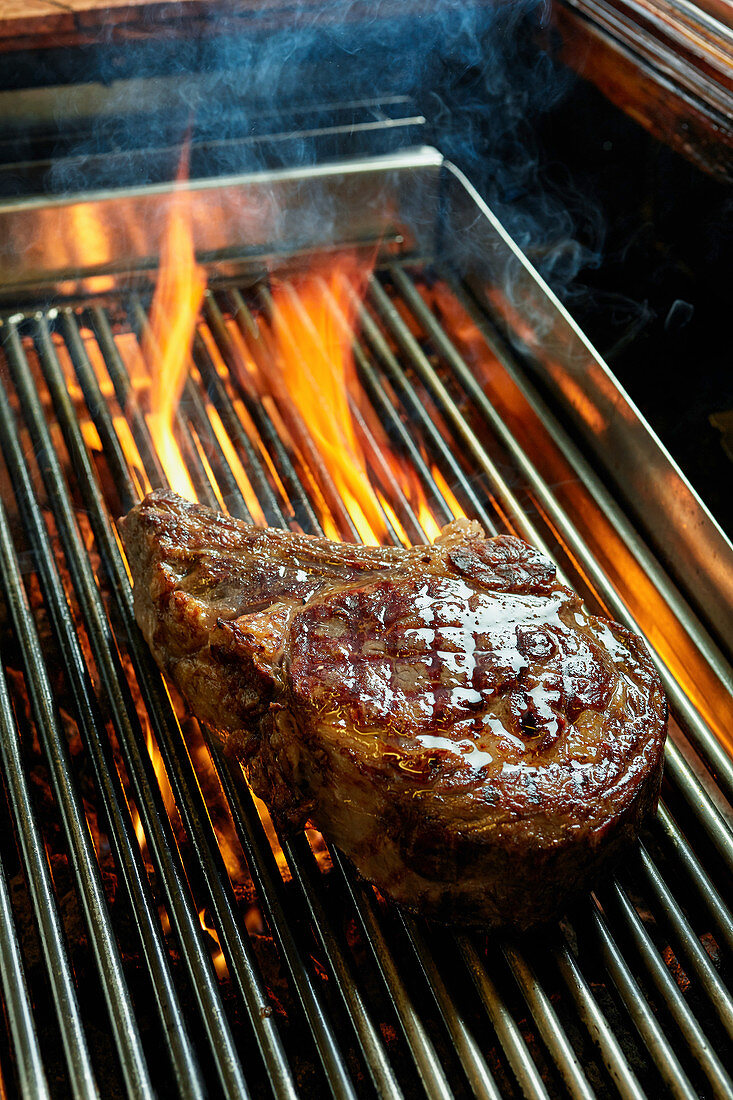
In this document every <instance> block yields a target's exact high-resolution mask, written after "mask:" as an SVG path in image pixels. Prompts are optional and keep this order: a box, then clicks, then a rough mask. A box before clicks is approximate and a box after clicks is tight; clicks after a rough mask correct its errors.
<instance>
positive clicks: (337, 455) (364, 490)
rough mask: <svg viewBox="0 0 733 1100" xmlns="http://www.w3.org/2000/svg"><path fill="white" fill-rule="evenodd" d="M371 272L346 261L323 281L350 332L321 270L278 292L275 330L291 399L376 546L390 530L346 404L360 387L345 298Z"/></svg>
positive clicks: (274, 298) (274, 306) (363, 533)
mask: <svg viewBox="0 0 733 1100" xmlns="http://www.w3.org/2000/svg"><path fill="white" fill-rule="evenodd" d="M370 271H371V266H370V265H360V264H359V263H358V262H357V260H356V257H354V256H352V255H346V256H345V257H343V258H342V259H341V260H340V261H339V262H338V263H336V264H334V265H333V266H332V269H331V270H330V271H329V273H328V274H327V275H326V276H325V281H326V283H327V286H328V290H329V292H330V294H331V295H332V296H333V297H334V299H335V300H336V301H337V302H338V304H339V307H340V309H341V310H342V312H343V313H344V314H345V315H346V316H347V318H348V331H347V333H345V332H344V330H343V328H342V327H341V326H340V325H339V324H338V323H337V321H336V319H335V317H334V314H333V311H332V310H331V309H330V308H329V304H328V298H327V296H326V294H325V293H324V292H323V289H322V286H321V278H322V275H321V273H320V272H319V271H318V270H317V269H316V270H313V271H309V272H307V273H306V274H304V275H301V276H299V277H297V278H295V279H293V280H292V281H289V282H287V283H284V284H282V285H279V286H277V287H276V288H275V290H274V292H273V295H272V306H271V331H272V336H273V337H274V351H275V359H276V365H277V369H279V371H280V374H281V378H282V381H283V383H284V386H285V389H286V391H287V395H288V398H289V399H290V401H291V402H292V403H293V404H294V405H295V407H296V408H297V410H298V411H299V412H300V414H301V416H302V418H303V420H304V421H305V423H306V424H307V427H308V431H309V433H310V435H311V438H312V439H313V442H314V443H315V445H316V447H317V448H318V451H319V452H320V454H321V456H322V458H323V460H324V462H325V463H326V467H327V470H328V473H329V475H330V477H331V478H332V479H333V482H334V484H335V487H336V489H337V491H338V493H339V495H340V497H341V498H342V500H343V502H344V503H345V505H346V508H347V510H348V512H349V515H350V516H351V518H352V520H353V522H354V525H355V527H356V529H357V530H358V532H359V536H360V537H361V539H362V540H363V541H364V542H368V543H377V542H379V540H380V538H382V537H384V535H385V534H386V524H385V519H384V514H383V511H382V508H381V505H380V502H379V498H378V496H377V494H376V492H375V490H374V488H373V486H372V484H371V481H370V479H369V474H368V472H367V465H366V459H365V456H364V450H363V448H362V445H361V443H360V441H359V439H357V435H356V431H355V427H354V418H353V414H352V408H351V404H350V400H349V395H350V393H352V392H353V391H354V388H355V384H356V383H355V370H354V359H353V352H352V346H351V339H350V333H351V332H352V331H353V324H354V320H355V310H354V307H353V305H352V298H351V296H348V295H347V293H346V286H349V287H350V288H351V289H352V290H354V291H355V293H356V294H357V295H358V297H359V298H360V297H361V296H362V294H363V291H364V287H365V284H366V280H367V279H368V277H369V274H370Z"/></svg>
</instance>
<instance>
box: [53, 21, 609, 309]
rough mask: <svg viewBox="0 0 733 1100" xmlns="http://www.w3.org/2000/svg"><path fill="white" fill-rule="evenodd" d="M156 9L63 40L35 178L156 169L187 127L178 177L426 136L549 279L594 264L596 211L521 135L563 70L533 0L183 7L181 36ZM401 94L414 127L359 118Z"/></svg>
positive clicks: (130, 177)
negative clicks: (50, 138) (53, 105)
mask: <svg viewBox="0 0 733 1100" xmlns="http://www.w3.org/2000/svg"><path fill="white" fill-rule="evenodd" d="M165 7H166V20H167V21H166V24H165V27H166V28H167V32H164V33H162V34H161V28H160V27H159V28H156V36H155V39H154V40H150V41H146V40H144V36H143V40H141V41H135V39H130V38H122V37H120V39H119V41H118V30H117V29H116V28H114V27H112V26H110V27H109V29H108V32H107V40H106V41H100V42H98V43H97V44H96V45H95V46H94V48H90V49H88V50H86V51H80V53H79V55H78V60H79V63H78V66H77V76H76V79H77V80H79V79H82V78H83V79H84V80H85V81H86V82H87V85H88V88H89V95H88V97H87V98H86V100H85V101H83V102H81V101H80V100H79V97H78V96H77V97H76V99H74V100H73V102H72V101H70V100H68V99H66V100H65V99H64V97H59V101H58V102H59V106H58V115H57V124H58V132H59V140H58V142H57V150H56V154H57V159H56V160H55V161H54V163H53V164H52V166H51V167H50V170H49V172H48V173H47V176H46V178H45V181H44V186H45V188H46V190H48V191H52V192H70V191H76V190H80V189H87V188H91V187H94V188H96V187H109V186H120V185H128V186H129V185H137V184H147V183H154V182H159V181H160V180H165V179H172V178H173V177H174V175H175V170H176V165H177V162H178V158H179V153H180V145H181V141H182V139H183V135H184V134H185V132H186V131H187V129H188V128H189V127H190V128H191V132H192V140H193V145H192V153H191V175H192V177H193V178H203V177H207V176H216V175H221V174H230V173H237V172H246V171H253V170H258V169H261V168H265V167H279V166H282V165H288V166H295V167H300V166H307V165H310V164H313V163H316V162H318V161H322V160H323V159H328V158H329V157H331V158H333V157H338V156H343V155H350V154H352V153H357V152H367V153H369V152H377V151H390V150H391V149H392V148H394V146H395V145H399V144H403V145H404V144H405V143H418V142H419V143H421V144H428V143H429V144H435V145H436V146H437V147H438V148H439V149H440V151H441V152H442V153H443V154H444V155H445V156H447V157H448V158H449V159H451V160H453V161H454V162H455V163H456V164H457V165H458V166H459V167H460V168H461V169H462V170H463V171H464V172H465V173H466V175H467V176H468V177H469V179H471V181H472V182H473V183H474V184H475V185H476V187H477V189H478V190H479V192H480V193H481V194H482V195H483V196H484V197H485V198H486V199H487V200H488V202H489V203H490V205H491V206H492V207H493V208H494V210H495V212H496V213H497V215H498V216H499V218H500V219H501V220H502V221H503V222H504V224H505V225H506V227H507V229H508V230H509V232H510V233H511V234H512V236H514V238H515V240H517V242H518V244H519V245H520V247H522V248H523V249H524V250H525V251H526V252H527V253H528V254H529V255H530V258H531V259H532V260H533V262H534V263H535V264H536V265H537V266H538V268H539V269H540V271H541V273H542V274H543V275H544V276H545V277H546V278H548V280H549V281H550V283H551V284H552V285H553V286H554V287H555V288H556V289H560V290H564V289H567V288H568V287H569V286H570V285H571V284H572V282H573V280H574V279H575V278H576V276H577V274H578V272H579V271H580V270H581V269H582V268H584V267H587V266H588V265H589V264H594V263H596V262H597V261H598V256H599V254H600V250H601V247H602V226H601V223H600V219H599V218H598V217H597V215H596V214H595V212H594V211H593V210H592V208H589V204H588V202H587V200H585V199H584V198H583V197H582V196H579V195H577V194H575V193H573V191H572V188H571V187H570V185H569V181H567V180H565V181H562V182H563V186H562V187H558V186H557V183H556V182H555V183H553V182H552V181H551V179H550V178H549V177H548V173H547V166H546V165H545V164H544V163H543V160H542V155H541V150H540V148H539V146H538V138H537V132H538V127H537V122H538V119H540V118H542V117H543V116H545V115H547V113H548V112H550V111H552V110H553V108H555V107H556V106H557V104H558V103H559V102H560V101H561V100H562V98H563V97H564V96H565V95H566V94H567V93H568V91H569V89H570V86H571V80H572V78H571V76H570V75H569V73H568V71H567V70H565V69H563V68H562V67H561V66H559V65H557V64H556V63H555V62H554V61H553V59H552V57H551V54H550V52H548V51H547V49H546V48H545V45H546V43H540V34H539V32H540V31H541V29H542V28H543V26H544V23H545V21H546V16H547V11H546V7H545V0H511V2H503V3H500V2H497V3H493V4H492V3H486V2H485V0H484V2H481V3H478V2H471V0H432V3H431V4H429V5H428V4H424V3H421V4H419V5H418V4H413V3H409V2H408V0H401V2H400V3H395V2H394V0H366V2H365V0H340V2H337V3H336V2H333V0H296V3H295V4H293V5H292V6H287V7H286V5H285V4H279V3H270V4H267V5H263V6H262V8H261V9H260V10H257V9H255V8H254V7H253V8H252V9H251V10H250V11H248V12H247V13H241V14H239V15H236V14H235V13H234V12H233V14H232V15H230V16H222V15H221V10H220V13H219V14H218V15H214V14H212V15H210V16H208V17H206V16H201V15H199V16H198V23H197V24H196V27H195V29H196V32H197V33H195V34H189V33H184V32H186V27H187V25H186V23H185V20H186V18H187V16H186V9H187V7H188V6H187V5H183V4H181V5H178V6H176V5H170V4H168V5H166V6H165ZM176 7H177V8H178V12H177V14H178V18H179V20H180V26H176V23H175V20H173V21H172V16H173V15H174V14H175V9H176ZM197 7H198V6H197ZM201 10H202V9H201V8H200V7H199V12H201ZM204 10H205V9H204ZM192 28H193V24H192ZM166 33H167V37H166ZM66 65H67V67H68V66H69V60H68V55H67V60H66ZM80 102H81V106H80ZM70 103H71V106H70V105H69V104H70ZM408 103H410V104H414V107H415V110H414V112H412V113H417V114H422V115H423V116H424V117H425V119H426V120H427V123H426V125H424V126H420V127H418V126H417V125H412V126H407V125H403V126H393V127H392V128H383V129H382V130H381V131H380V129H379V127H378V126H374V127H372V128H370V126H369V125H364V120H367V122H368V120H369V119H371V118H373V119H375V120H377V121H378V119H379V117H380V114H381V117H383V118H384V117H388V116H389V115H390V113H392V114H394V116H395V117H396V118H397V119H399V113H400V111H402V112H403V113H406V114H408V115H409V114H410V113H411V112H410V111H409V110H405V105H406V104H408ZM334 104H339V105H340V106H339V108H338V110H336V111H335V110H334ZM334 120H335V121H336V122H337V123H338V127H339V130H338V133H334V130H333V127H334ZM385 146H386V149H385V148H384V147H385ZM579 227H581V228H582V229H583V240H584V242H585V243H584V244H583V245H581V244H580V243H579V236H578V232H577V230H578V228H579Z"/></svg>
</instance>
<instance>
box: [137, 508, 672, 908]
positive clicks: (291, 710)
mask: <svg viewBox="0 0 733 1100" xmlns="http://www.w3.org/2000/svg"><path fill="white" fill-rule="evenodd" d="M122 532H123V537H124V541H125V546H126V550H127V555H128V558H129V561H130V568H131V570H132V575H133V578H134V582H135V608H136V614H137V619H138V622H139V624H140V626H141V628H142V630H143V633H144V635H145V637H146V639H147V641H148V643H149V645H150V647H151V649H152V651H153V653H154V655H155V658H156V660H157V661H158V663H159V665H160V667H161V668H162V669H163V671H164V672H165V673H166V675H167V676H169V677H170V679H171V680H172V681H173V683H174V684H175V685H176V686H177V687H178V688H179V689H180V691H181V692H182V693H183V695H184V696H185V698H186V699H187V700H188V702H189V704H190V705H191V707H192V709H193V711H194V713H195V714H196V715H197V716H198V717H199V718H200V719H202V720H203V721H205V722H207V723H209V724H210V725H211V726H212V727H214V728H215V729H216V730H218V731H219V733H220V734H221V736H222V737H223V738H224V739H225V740H226V742H227V743H228V745H229V747H230V748H231V749H232V750H233V751H234V752H235V753H236V754H237V755H238V756H239V757H240V758H241V759H242V760H243V761H244V763H245V764H246V766H247V769H248V774H249V777H250V781H251V783H252V785H253V788H254V790H255V791H256V793H257V794H258V795H260V796H261V797H262V798H263V799H264V800H265V801H266V802H267V804H268V806H269V807H270V809H271V811H272V813H273V815H274V816H275V818H276V820H277V821H278V822H279V823H280V825H283V824H286V823H289V824H291V825H293V826H301V825H303V824H304V822H305V821H306V820H307V819H310V820H311V821H312V822H313V823H314V824H315V825H316V826H317V827H318V828H319V829H321V830H322V831H323V832H324V833H325V834H326V836H327V838H328V839H329V840H331V841H333V842H334V843H335V844H337V845H338V846H339V847H340V848H341V849H342V851H343V852H345V853H346V855H348V856H349V857H350V858H351V859H352V860H353V862H354V864H355V865H356V867H357V868H358V869H359V871H360V872H361V873H362V874H363V875H364V876H365V877H366V878H368V879H369V880H371V881H372V882H374V883H375V884H376V885H377V886H378V887H379V888H380V889H381V890H383V891H384V892H385V893H386V894H388V895H389V896H390V897H392V898H393V899H395V900H396V901H398V902H400V903H402V904H403V905H405V906H407V907H409V908H411V909H414V910H417V911H419V912H420V913H422V914H426V915H432V916H434V917H438V918H441V919H456V920H461V921H465V922H479V921H481V922H488V923H490V924H493V925H508V926H513V927H515V928H526V927H528V926H529V925H531V924H533V923H535V922H537V921H542V920H545V919H548V918H550V917H552V916H554V915H557V913H558V911H559V909H560V908H561V907H562V906H563V905H564V904H566V903H567V901H568V900H569V899H570V898H571V897H572V896H573V895H574V894H576V893H577V892H578V891H580V890H582V889H585V888H587V887H588V886H590V885H591V884H592V882H593V881H594V879H595V878H596V877H597V874H598V871H599V868H600V867H601V866H602V865H604V864H605V863H606V862H607V860H608V859H609V858H610V857H612V856H613V855H614V854H615V853H616V852H617V851H618V850H619V849H621V848H622V846H624V845H625V844H626V843H628V842H629V841H630V840H631V839H632V838H634V837H635V835H636V834H637V832H638V829H639V826H640V823H641V821H642V819H643V818H644V816H645V815H646V814H648V813H649V812H650V811H652V810H653V809H654V807H655V805H656V802H657V797H658V794H659V786H660V781H661V773H662V757H663V747H664V738H665V725H666V703H665V699H664V695H663V693H662V689H661V686H660V684H659V680H658V679H657V676H656V673H655V671H654V668H653V666H652V663H651V661H650V658H649V655H648V653H647V651H646V649H645V647H644V645H643V643H642V642H641V641H640V639H639V638H637V637H635V636H634V635H633V634H631V633H629V631H628V630H625V629H624V628H623V627H621V626H618V625H617V624H616V623H612V622H608V621H606V620H603V619H599V618H596V617H594V616H592V615H588V614H587V613H586V612H585V611H584V609H583V607H582V605H581V602H580V600H579V598H578V597H577V596H576V595H575V594H574V593H573V592H572V591H571V590H570V589H568V588H566V587H564V586H563V585H561V584H559V582H558V581H557V578H556V573H555V567H554V565H553V564H552V563H551V562H550V561H548V560H547V559H546V558H544V557H543V556H542V555H541V554H539V553H538V552H537V551H536V550H534V549H533V548H532V547H531V546H528V545H527V544H526V543H524V542H522V541H521V540H520V539H516V538H511V537H504V536H502V537H498V538H485V537H484V535H483V532H482V530H481V529H480V527H479V526H478V525H477V524H476V523H469V522H468V521H457V522H455V523H452V524H449V525H448V526H447V527H446V528H445V529H444V531H443V533H442V534H441V536H440V538H439V539H438V540H437V541H436V542H435V543H434V544H433V545H432V546H428V547H413V548H411V549H408V550H405V549H382V548H372V547H361V546H351V545H347V544H343V543H339V544H337V543H333V542H329V541H328V540H326V539H322V538H309V537H307V536H301V535H294V534H291V533H288V532H284V531H276V530H271V529H264V528H256V527H250V526H247V525H246V524H244V523H241V522H240V521H238V520H235V519H231V518H229V517H227V516H224V515H220V514H217V513H214V512H212V511H210V510H209V509H207V508H203V507H200V506H199V505H196V504H190V503H188V502H187V501H185V500H182V499H181V498H180V497H178V496H176V495H175V494H173V493H170V492H155V493H151V494H150V495H149V496H148V497H147V498H146V499H145V500H144V501H143V502H142V504H140V505H138V507H136V508H134V509H133V510H132V512H130V514H129V515H128V516H127V517H126V519H124V520H123V521H122Z"/></svg>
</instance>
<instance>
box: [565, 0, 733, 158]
mask: <svg viewBox="0 0 733 1100" xmlns="http://www.w3.org/2000/svg"><path fill="white" fill-rule="evenodd" d="M553 24H554V26H555V28H556V29H557V30H558V31H559V35H560V39H561V43H562V44H561V51H560V56H561V58H562V60H563V61H565V62H566V63H567V64H568V65H570V66H571V67H572V68H574V69H575V70H576V72H578V73H579V74H580V75H581V76H582V77H584V78H585V79H586V80H589V81H591V82H592V83H594V84H595V85H596V86H597V87H598V88H599V89H600V91H601V92H603V94H604V95H605V96H607V97H608V99H610V100H611V101H612V102H613V103H615V104H616V106H618V107H620V108H621V109H622V110H623V111H625V112H626V113H627V114H629V115H631V116H632V117H633V118H635V119H636V120H637V121H638V122H640V123H641V125H642V126H644V127H645V128H646V129H647V130H649V131H650V132H651V133H653V134H654V135H655V137H657V138H659V139H660V140H661V141H664V142H666V143H667V144H669V145H671V146H672V147H673V148H675V149H676V150H678V152H680V153H682V154H683V155H684V156H686V157H688V158H689V159H691V160H694V161H695V162H696V163H697V164H699V165H700V167H702V168H703V169H704V170H705V171H707V172H710V173H711V174H713V175H715V176H717V177H719V178H721V179H727V180H733V5H731V4H729V3H728V0H701V2H700V4H699V5H695V4H693V3H682V2H680V0H555V3H554V5H553Z"/></svg>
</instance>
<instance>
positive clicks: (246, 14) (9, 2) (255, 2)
mask: <svg viewBox="0 0 733 1100" xmlns="http://www.w3.org/2000/svg"><path fill="white" fill-rule="evenodd" d="M309 5H313V6H314V7H315V8H316V9H318V8H322V7H323V4H322V3H315V2H314V0H299V5H298V6H299V8H303V7H305V8H306V9H307V7H308V6H309ZM290 6H291V5H290V4H289V3H288V0H285V2H280V0H277V2H275V3H272V2H268V0H0V53H1V52H7V51H11V50H38V49H50V48H57V47H63V46H75V45H91V44H94V43H95V42H100V41H106V42H109V41H124V40H125V39H128V38H135V39H138V40H139V39H141V38H154V37H165V38H177V37H191V36H194V35H201V34H222V33H224V34H225V33H228V32H229V31H230V30H236V29H237V28H238V27H239V28H241V27H243V26H245V25H246V22H247V20H249V19H251V18H253V17H256V18H257V19H258V20H259V21H260V22H261V21H262V19H263V18H265V19H267V18H269V17H270V14H271V15H272V17H273V18H274V17H275V16H276V15H277V17H278V18H279V20H280V22H282V20H283V19H284V18H287V12H288V9H289V7H290ZM359 7H360V5H359V4H358V3H357V4H356V5H354V10H356V11H358V10H359ZM363 7H364V9H365V10H366V4H364V5H363ZM350 14H351V12H350Z"/></svg>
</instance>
